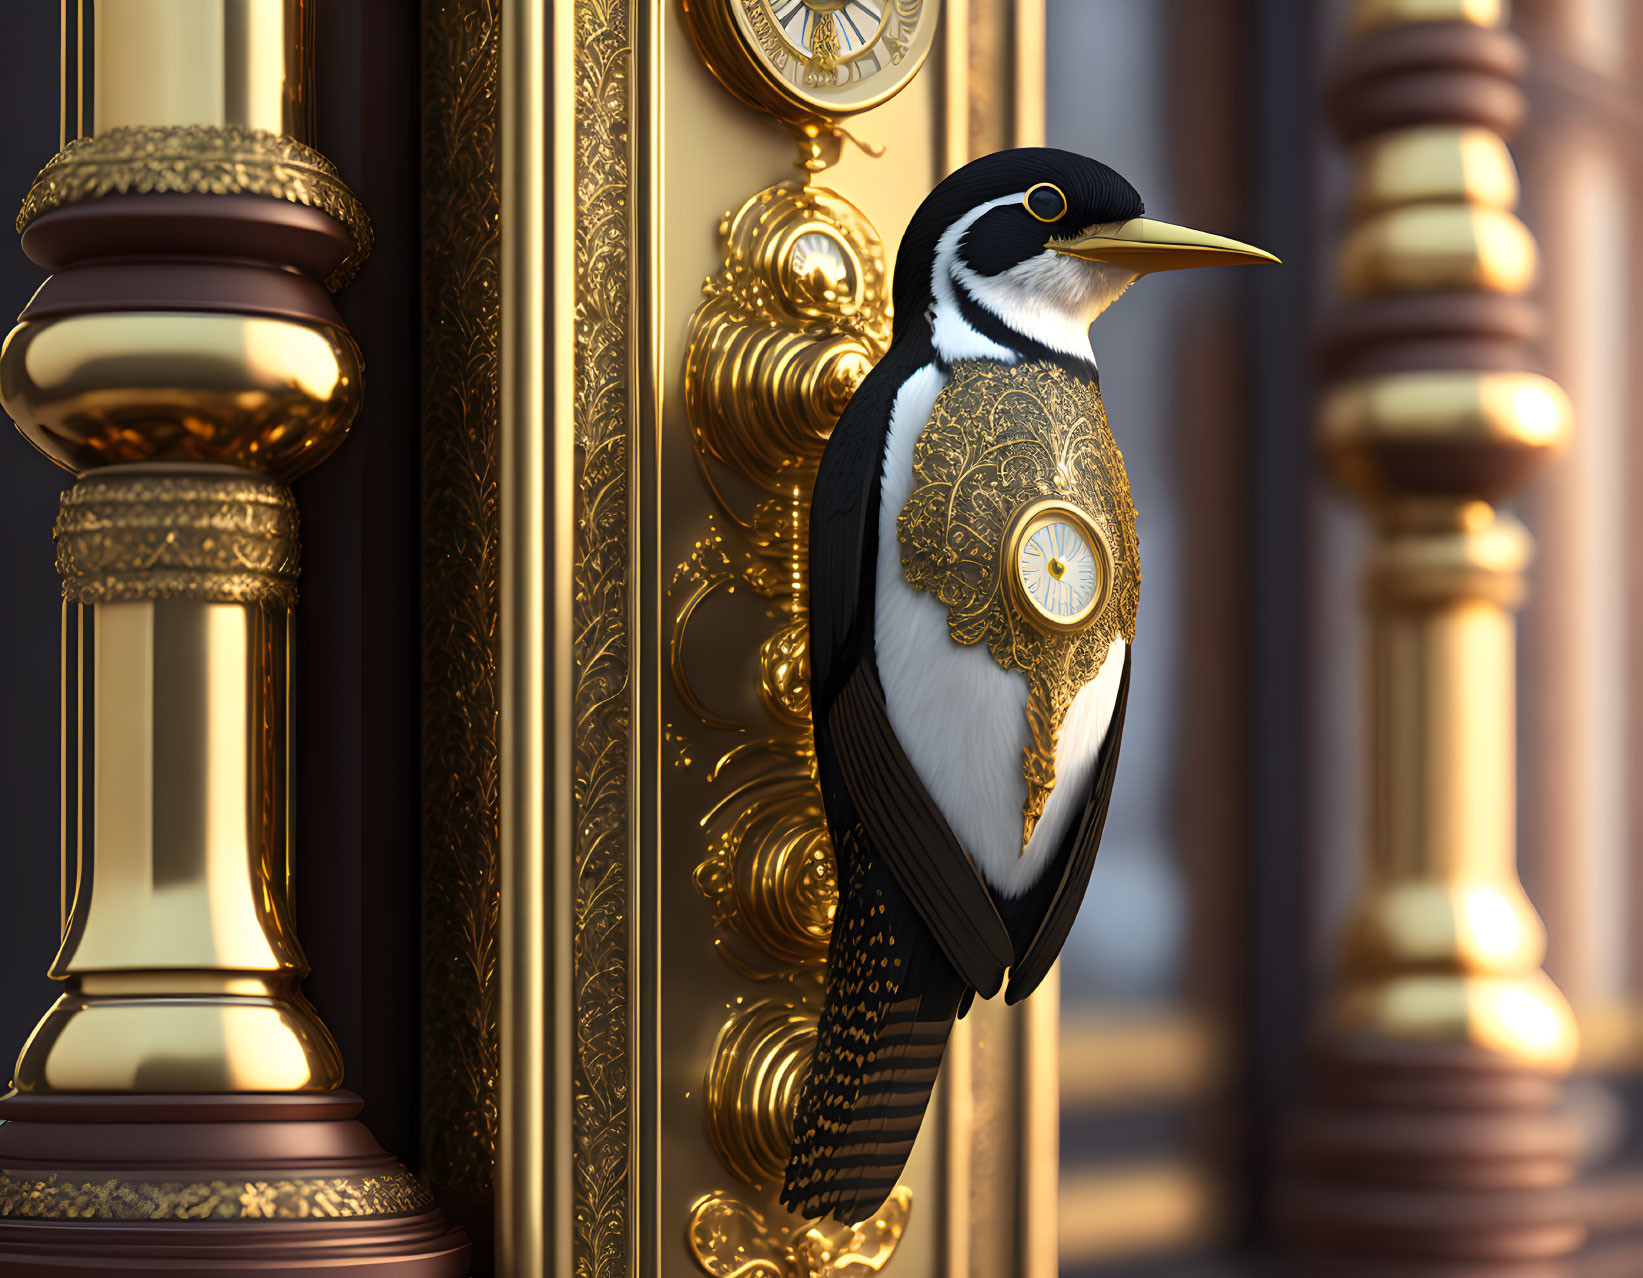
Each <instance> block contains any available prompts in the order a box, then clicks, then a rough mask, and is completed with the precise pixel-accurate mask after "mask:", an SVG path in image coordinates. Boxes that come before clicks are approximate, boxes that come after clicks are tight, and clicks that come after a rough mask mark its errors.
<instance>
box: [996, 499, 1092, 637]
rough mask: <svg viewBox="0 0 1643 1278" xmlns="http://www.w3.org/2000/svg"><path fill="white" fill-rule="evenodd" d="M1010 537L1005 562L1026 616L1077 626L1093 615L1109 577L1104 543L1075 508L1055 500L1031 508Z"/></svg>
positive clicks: (1042, 622) (1041, 621) (1055, 625)
mask: <svg viewBox="0 0 1643 1278" xmlns="http://www.w3.org/2000/svg"><path fill="white" fill-rule="evenodd" d="M1010 541H1011V551H1010V555H1009V561H1008V564H1007V567H1008V570H1009V571H1010V572H1012V573H1013V575H1014V585H1015V593H1016V595H1017V599H1018V601H1019V602H1020V603H1021V604H1022V605H1023V607H1024V608H1025V610H1026V613H1027V616H1028V619H1029V620H1031V621H1033V622H1035V623H1036V624H1039V625H1043V626H1046V627H1048V628H1050V629H1054V630H1079V629H1082V628H1083V627H1084V626H1085V625H1087V624H1089V623H1090V622H1091V621H1093V620H1094V619H1095V617H1096V614H1097V612H1098V611H1099V609H1100V606H1101V604H1102V602H1103V600H1104V599H1105V597H1106V593H1107V582H1108V578H1109V576H1110V571H1109V569H1108V566H1107V555H1106V547H1105V546H1104V545H1103V544H1102V541H1101V538H1100V535H1099V534H1098V533H1097V532H1096V531H1095V528H1094V526H1093V525H1092V524H1091V523H1090V521H1089V520H1088V519H1087V518H1085V517H1084V515H1083V514H1082V513H1081V512H1080V511H1078V510H1077V508H1076V507H1073V506H1071V505H1067V504H1064V503H1060V502H1055V503H1050V504H1048V505H1047V506H1044V507H1041V508H1039V509H1037V510H1035V511H1033V512H1031V513H1030V514H1029V515H1028V517H1027V518H1026V519H1025V520H1024V522H1023V523H1022V524H1021V525H1020V527H1019V528H1018V529H1017V530H1016V533H1015V535H1014V536H1013V537H1012V538H1011V539H1010Z"/></svg>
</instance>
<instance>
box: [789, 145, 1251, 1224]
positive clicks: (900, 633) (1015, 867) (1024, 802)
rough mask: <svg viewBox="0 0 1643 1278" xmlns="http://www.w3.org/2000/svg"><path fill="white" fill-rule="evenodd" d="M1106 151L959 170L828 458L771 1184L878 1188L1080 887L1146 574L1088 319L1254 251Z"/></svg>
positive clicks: (912, 259)
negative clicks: (813, 813)
mask: <svg viewBox="0 0 1643 1278" xmlns="http://www.w3.org/2000/svg"><path fill="white" fill-rule="evenodd" d="M1142 214H1143V208H1142V203H1141V198H1140V196H1139V195H1137V194H1136V191H1135V188H1134V187H1132V186H1131V185H1130V184H1129V183H1128V182H1127V181H1125V180H1124V179H1123V178H1122V177H1120V176H1119V175H1118V174H1117V173H1116V172H1114V171H1113V170H1112V169H1110V168H1108V167H1107V166H1106V165H1104V164H1101V163H1099V162H1097V161H1095V160H1091V159H1087V158H1085V157H1084V156H1080V155H1075V154H1072V153H1070V152H1067V151H1059V150H1053V149H1047V148H1031V149H1022V150H1014V151H1004V152H1001V153H999V154H996V155H990V156H986V157H984V158H982V159H979V160H976V161H974V162H973V163H971V164H968V165H966V166H965V167H964V168H962V169H959V170H958V171H957V172H955V173H953V174H952V175H951V176H949V177H948V178H946V179H945V180H944V181H943V182H941V184H940V185H938V186H937V187H936V188H935V189H934V190H933V191H932V192H931V193H930V195H929V196H928V198H926V199H925V201H924V202H923V204H921V205H920V206H919V209H918V211H917V212H916V213H915V214H914V216H913V219H912V222H911V223H910V224H909V226H908V228H907V231H906V234H905V235H904V236H903V238H902V242H901V250H900V253H899V256H898V258H897V261H896V269H895V278H894V282H893V284H894V302H895V321H894V328H893V337H892V342H891V346H890V349H889V351H888V353H887V354H886V355H885V357H884V358H883V359H882V360H881V361H880V362H879V363H878V365H877V366H876V367H875V368H874V369H873V370H872V372H871V373H870V374H869V375H868V376H867V377H866V378H865V379H864V380H863V381H862V384H861V385H860V386H859V387H858V388H857V390H856V392H855V394H854V395H853V396H852V398H851V400H850V402H849V404H848V405H847V406H846V408H845V411H844V413H843V415H842V416H841V417H840V419H839V422H838V425H837V426H836V428H835V429H834V431H833V434H832V437H831V439H830V440H829V442H828V445H827V448H826V451H825V453H824V454H823V457H822V461H821V466H820V470H819V472H818V474H817V478H816V485H815V490H814V495H813V499H812V505H811V518H810V546H809V571H810V681H811V706H812V717H813V723H814V729H815V746H816V762H817V773H818V777H819V781H820V785H821V790H822V798H823V805H824V808H825V811H826V818H827V824H828V829H829V833H830V834H831V837H832V842H833V848H834V852H835V855H836V858H837V868H838V886H839V901H838V907H837V911H836V914H835V919H834V926H833V936H832V941H831V944H830V946H829V950H828V968H827V983H826V989H825V993H824V995H823V1000H822V1012H821V1018H820V1023H819V1026H818V1033H817V1043H816V1051H815V1056H814V1059H813V1063H812V1066H811V1069H810V1072H809V1075H808V1077H807V1079H806V1082H805V1085H804V1087H803V1090H802V1092H801V1094H800V1097H799V1101H798V1105H797V1108H796V1110H795V1114H794V1141H793V1149H792V1154H791V1157H790V1161H789V1163H788V1167H787V1173H786V1176H785V1178H784V1182H783V1186H782V1193H781V1198H782V1202H783V1203H784V1204H785V1205H786V1206H787V1207H788V1208H790V1209H791V1210H793V1211H796V1212H798V1213H799V1214H801V1215H803V1216H806V1217H809V1218H813V1219H814V1218H820V1217H825V1216H829V1215H831V1216H833V1217H834V1218H836V1219H838V1220H840V1221H843V1222H846V1223H856V1222H859V1221H862V1220H865V1219H866V1218H867V1217H868V1216H870V1215H872V1214H873V1213H874V1212H875V1211H877V1210H878V1208H879V1207H880V1206H881V1205H882V1204H883V1203H884V1201H885V1199H886V1198H887V1197H888V1195H889V1193H890V1191H891V1189H892V1188H893V1187H894V1186H895V1184H896V1181H897V1179H898V1178H899V1176H900V1175H901V1172H902V1170H903V1168H904V1167H905V1165H906V1161H907V1157H908V1155H909V1153H910V1152H911V1150H912V1147H913V1142H914V1139H915V1137H916V1136H917V1134H918V1129H919V1126H920V1124H921V1123H922V1121H923V1117H924V1111H925V1108H926V1107H927V1105H928V1103H929V1099H930V1091H931V1088H932V1087H933V1086H934V1084H935V1080H936V1074H937V1071H938V1069H939V1067H940V1065H941V1059H942V1055H943V1052H944V1051H945V1048H946V1045H947V1040H948V1036H949V1033H950V1031H951V1029H952V1026H953V1022H954V1020H955V1019H956V1018H957V1017H959V1016H962V1015H963V1014H964V1013H965V1012H966V1011H968V1009H969V1006H970V1002H971V1000H972V999H973V998H974V997H975V996H976V995H977V994H979V995H981V996H982V997H983V998H990V997H992V996H993V995H995V994H997V993H998V992H999V990H1000V989H1001V988H1003V987H1004V982H1005V975H1006V972H1008V975H1009V984H1008V988H1007V989H1006V991H1005V999H1006V1001H1007V1002H1010V1003H1015V1002H1018V1001H1020V1000H1021V999H1023V998H1025V997H1026V996H1027V995H1028V994H1030V993H1031V992H1032V991H1033V989H1035V988H1036V987H1037V986H1038V984H1039V983H1040V982H1041V981H1042V980H1043V979H1044V976H1045V975H1046V974H1047V972H1048V971H1049V968H1050V966H1051V964H1053V963H1054V961H1055V959H1056V956H1057V955H1058V954H1059V953H1060V950H1061V946H1062V944H1063V942H1064V941H1065V940H1066V937H1067V933H1068V930H1069V929H1070V927H1071V926H1072V921H1073V917H1074V915H1075V914H1076V913H1077V910H1078V907H1079V904H1080V903H1081V901H1082V899H1083V896H1084V890H1085V887H1086V885H1087V884H1088V882H1089V877H1090V870H1091V866H1092V864H1093V862H1094V859H1095V852H1096V848H1097V845H1098V844H1099V842H1100V838H1101V829H1102V825H1103V823H1104V821H1105V817H1106V812H1107V805H1108V801H1109V799H1110V798H1111V795H1112V788H1113V778H1114V775H1115V768H1116V763H1117V758H1118V747H1119V739H1120V736H1121V733H1122V729H1123V722H1124V710H1125V704H1126V700H1127V695H1128V689H1129V669H1130V655H1129V653H1130V639H1131V638H1132V636H1133V632H1134V618H1135V606H1136V601H1137V599H1138V595H1139V587H1140V571H1139V562H1138V545H1137V542H1136V538H1135V531H1134V528H1135V511H1134V507H1133V506H1132V505H1131V504H1130V496H1129V485H1128V478H1127V476H1126V475H1125V474H1124V469H1123V461H1122V458H1121V457H1120V456H1119V455H1118V452H1117V448H1116V445H1115V444H1113V442H1112V437H1111V433H1110V431H1108V429H1107V424H1106V418H1105V414H1104V411H1103V409H1102V407H1101V401H1100V393H1099V378H1098V372H1097V368H1096V363H1095V358H1094V354H1093V351H1092V349H1091V345H1090V337H1089V327H1090V324H1091V323H1092V322H1093V321H1094V320H1095V318H1096V317H1097V316H1099V315H1100V314H1101V313H1102V312H1103V311H1104V310H1106V309H1107V307H1109V306H1110V305H1112V303H1113V302H1114V301H1116V300H1117V299H1118V298H1119V296H1120V295H1121V294H1123V292H1124V291H1125V290H1126V289H1127V288H1128V287H1129V286H1130V285H1131V284H1132V283H1133V282H1134V281H1135V280H1136V279H1137V278H1139V277H1140V276H1142V275H1145V274H1148V273H1151V272H1153V271H1163V270H1174V269H1179V268H1183V267H1192V266H1211V265H1217V264H1231V263H1240V262H1276V261H1277V259H1276V258H1274V257H1273V256H1272V255H1271V254H1268V253H1265V252H1263V251H1261V250H1260V249H1257V248H1254V247H1252V246H1250V245H1247V244H1241V243H1239V242H1238V241H1236V240H1229V239H1225V238H1223V237H1221V236H1216V235H1210V234H1206V233H1204V232H1200V231H1193V230H1189V229H1187V228H1185V227H1178V226H1171V225H1169V224H1168V223H1164V222H1158V221H1153V220H1151V219H1148V218H1146V217H1144V216H1142Z"/></svg>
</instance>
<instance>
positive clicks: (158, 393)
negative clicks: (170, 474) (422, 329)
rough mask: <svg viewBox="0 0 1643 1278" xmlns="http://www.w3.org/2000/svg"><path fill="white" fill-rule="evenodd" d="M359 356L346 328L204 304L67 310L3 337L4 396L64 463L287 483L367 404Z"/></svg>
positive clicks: (37, 441)
mask: <svg viewBox="0 0 1643 1278" xmlns="http://www.w3.org/2000/svg"><path fill="white" fill-rule="evenodd" d="M360 391H361V386H360V356H359V348H358V347H357V346H355V345H354V341H353V339H352V338H351V337H350V336H349V335H348V334H347V333H346V332H345V331H344V330H342V329H338V328H333V327H330V326H329V325H318V324H309V323H303V322H299V321H296V320H290V319H276V318H273V317H270V316H253V315H234V314H228V313H215V312H213V313H207V312H198V313H194V312H177V311H156V312H124V313H118V314H104V315H99V314H85V315H70V316H64V317H62V318H57V319H44V320H30V321H26V322H24V323H22V324H20V325H18V326H17V327H16V328H15V329H13V330H12V332H11V334H10V335H9V336H8V337H7V338H6V341H5V345H4V347H0V403H3V404H4V406H5V409H6V411H7V412H8V413H10V414H11V416H12V419H13V420H14V421H15V422H16V423H17V426H18V429H19V430H21V431H22V432H23V435H24V437H25V438H27V439H28V441H29V442H30V443H31V444H33V445H34V446H35V447H36V448H38V449H39V450H40V451H41V452H43V453H45V454H46V456H48V457H50V458H51V459H52V460H53V461H55V462H56V463H57V464H58V465H60V466H63V467H64V468H65V469H68V470H72V471H75V472H76V473H80V472H84V471H86V470H90V469H93V468H95V467H98V466H110V465H117V464H125V463H135V462H216V463H224V464H228V465H235V466H243V467H246V468H249V469H254V470H261V471H266V472H267V473H269V474H271V475H274V476H276V477H278V478H281V479H290V478H291V477H293V476H295V475H298V474H301V473H302V472H303V471H305V470H307V469H309V468H310V467H312V466H315V465H317V464H318V463H319V462H321V461H323V460H324V459H325V458H326V457H327V456H328V455H329V454H330V453H331V452H332V450H334V449H335V448H336V446H337V445H338V444H340V443H341V442H342V439H343V436H344V435H345V434H346V433H347V431H348V427H349V426H350V425H351V424H352V423H353V420H354V417H355V416H356V415H357V413H358V412H359V399H360Z"/></svg>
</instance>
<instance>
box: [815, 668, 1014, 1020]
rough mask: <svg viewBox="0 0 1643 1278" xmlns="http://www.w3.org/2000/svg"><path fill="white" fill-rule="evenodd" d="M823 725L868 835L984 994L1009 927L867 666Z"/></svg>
mask: <svg viewBox="0 0 1643 1278" xmlns="http://www.w3.org/2000/svg"><path fill="white" fill-rule="evenodd" d="M830 727H831V729H832V732H831V735H832V738H833V742H834V745H835V747H836V748H837V750H838V758H839V765H840V768H841V770H842V771H843V773H844V780H845V784H846V785H847V786H848V787H849V789H850V797H851V798H852V799H853V800H854V801H855V808H856V812H857V815H858V816H859V818H860V820H861V824H862V828H863V829H864V830H865V831H866V832H867V836H868V839H869V840H870V841H871V843H872V844H873V846H874V847H875V848H876V849H878V851H879V854H880V857H881V859H882V860H883V862H884V864H885V867H886V868H887V869H888V870H889V871H890V873H891V874H892V875H894V876H895V880H896V883H897V885H898V886H899V887H900V888H901V890H902V891H903V892H905V893H906V894H907V899H908V900H909V901H911V902H912V905H913V908H914V909H915V910H917V911H918V914H919V917H920V918H921V919H923V920H924V924H925V926H926V927H928V928H929V929H930V932H931V934H932V935H933V936H934V937H935V940H936V944H937V945H938V946H939V947H940V948H941V952H942V953H943V954H945V955H946V956H947V961H948V962H949V963H951V964H952V965H953V967H954V968H956V969H957V971H958V973H959V975H960V976H962V977H963V978H964V979H965V980H966V981H967V982H968V983H969V984H970V985H972V986H974V987H975V989H976V991H977V992H978V993H979V994H980V995H981V996H982V997H983V998H991V997H992V996H993V995H994V994H996V993H998V987H999V986H1000V985H1001V984H1003V981H1004V969H1005V968H1007V967H1009V965H1010V959H1011V956H1012V952H1013V951H1012V947H1011V944H1010V934H1009V932H1008V931H1007V930H1006V928H1005V926H1004V920H1003V919H1002V918H1000V917H999V914H998V908H997V907H996V906H995V905H994V904H993V897H992V893H990V892H989V891H988V890H987V885H986V883H985V882H983V880H982V878H981V875H980V874H978V873H977V872H976V869H975V866H974V865H973V864H972V863H971V861H970V858H969V857H968V856H967V855H966V854H965V852H964V847H963V845H962V844H960V843H959V841H958V837H957V836H956V835H955V834H954V833H953V831H952V829H951V828H950V827H949V826H948V824H947V818H946V817H944V816H942V814H941V809H940V808H938V807H937V806H936V802H935V800H934V799H932V798H931V797H930V794H929V791H927V790H926V789H925V788H924V783H923V782H922V781H920V780H919V778H918V774H917V773H916V772H915V771H914V770H913V765H912V762H911V761H910V760H909V759H908V758H907V755H906V753H905V752H904V751H903V750H902V748H901V743H900V742H899V741H897V740H896V734H895V732H894V730H893V729H892V728H891V726H890V719H889V716H888V715H887V714H886V713H885V708H884V692H883V690H882V689H881V688H880V687H879V682H878V677H877V675H876V673H875V672H874V670H873V668H872V666H870V665H868V664H867V663H863V664H861V665H859V666H857V667H856V673H855V674H854V675H853V676H852V677H851V679H850V682H849V683H847V684H846V685H845V687H844V691H843V692H842V693H840V694H839V698H838V700H837V701H836V702H834V703H833V713H832V716H831V724H830Z"/></svg>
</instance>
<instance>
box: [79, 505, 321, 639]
mask: <svg viewBox="0 0 1643 1278" xmlns="http://www.w3.org/2000/svg"><path fill="white" fill-rule="evenodd" d="M55 535H56V538H57V569H58V571H59V572H60V573H61V574H62V577H63V597H64V598H65V599H67V600H68V601H69V602H70V603H78V604H108V603H127V602H132V601H136V600H144V599H197V600H202V601H205V602H208V603H240V604H243V603H269V604H273V605H275V606H277V607H280V608H291V607H293V606H295V604H296V601H297V561H298V549H299V548H298V542H297V504H296V501H295V499H293V498H292V496H291V492H290V490H289V489H288V488H286V487H285V485H283V484H279V483H275V482H273V481H272V480H267V479H262V478H259V477H256V476H251V475H244V476H241V475H229V476H223V477H218V476H205V475H187V474H175V473H173V474H161V475H148V474H138V473H132V474H124V475H119V474H103V475H93V476H91V477H89V478H87V479H83V480H81V481H80V482H79V483H78V484H75V485H74V486H73V487H72V488H70V489H69V490H68V491H67V492H65V493H64V494H63V500H62V508H61V510H60V512H59V513H58V516H57V527H56V534H55Z"/></svg>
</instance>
